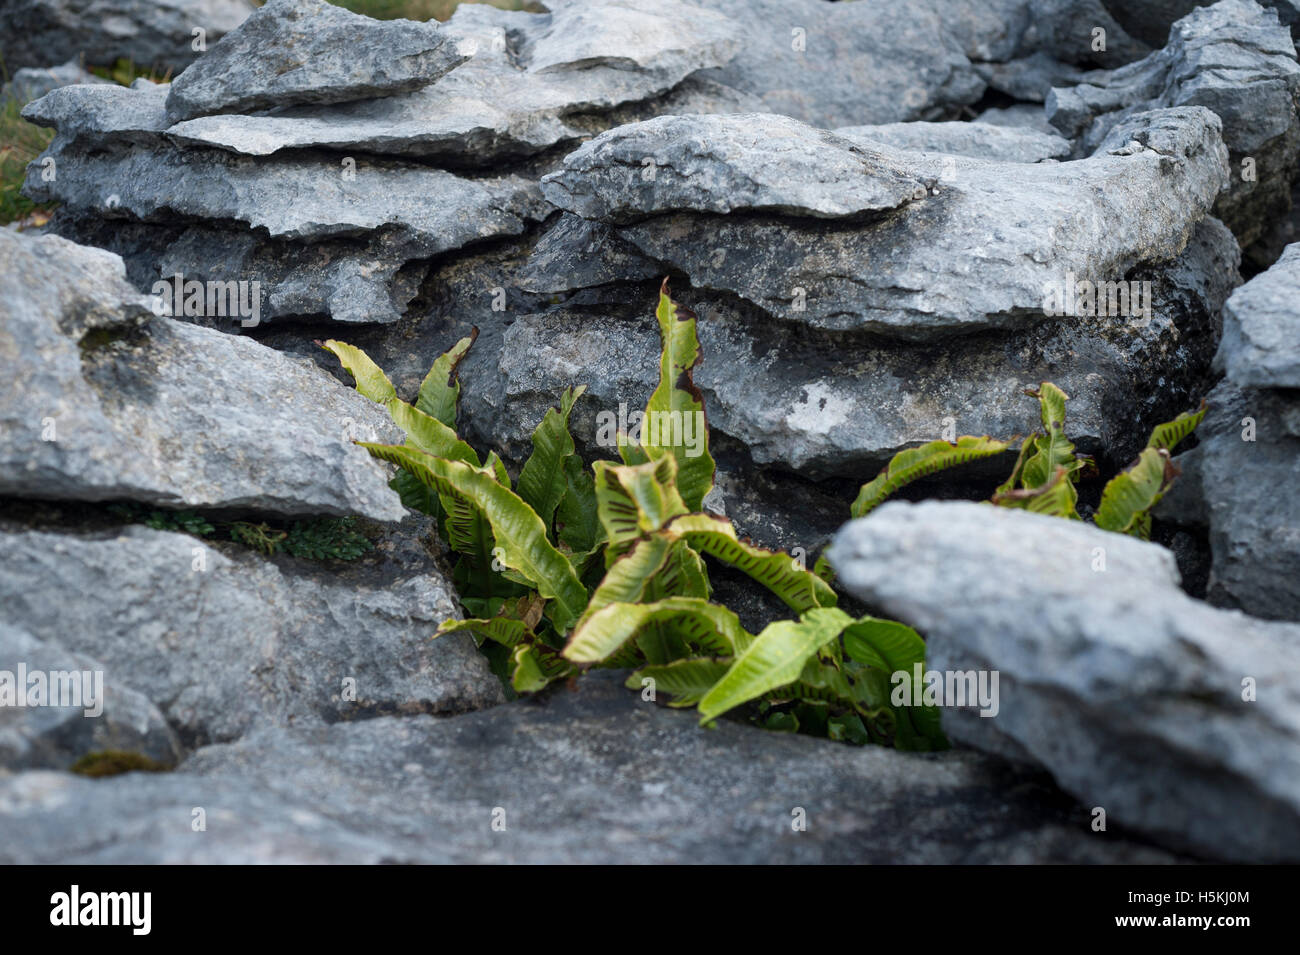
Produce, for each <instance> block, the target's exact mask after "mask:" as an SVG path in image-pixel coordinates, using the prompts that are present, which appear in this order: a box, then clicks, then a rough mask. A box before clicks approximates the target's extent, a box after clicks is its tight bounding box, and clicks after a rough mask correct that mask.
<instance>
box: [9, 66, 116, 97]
mask: <svg viewBox="0 0 1300 955" xmlns="http://www.w3.org/2000/svg"><path fill="white" fill-rule="evenodd" d="M108 82H109V81H108V80H106V79H103V78H102V77H99V76H96V75H95V74H94V73H91V72H90V71H89V70H87V69H85V68H84V67H82V65H81V64H80V63H79V62H77V61H76V60H69V61H68V62H67V63H64V64H63V65H62V66H51V67H46V68H44V69H37V68H35V67H30V66H29V67H25V68H23V69H21V70H15V71H14V73H13V75H12V76H11V77H10V78H9V82H8V83H5V85H4V89H3V90H0V101H3V100H6V99H16V100H17V101H18V102H19V103H30V102H31V101H32V100H35V99H40V98H41V97H42V96H44V95H45V94H46V93H48V92H50V90H56V89H61V88H62V87H64V86H76V85H78V84H83V83H86V84H100V85H103V84H106V83H108Z"/></svg>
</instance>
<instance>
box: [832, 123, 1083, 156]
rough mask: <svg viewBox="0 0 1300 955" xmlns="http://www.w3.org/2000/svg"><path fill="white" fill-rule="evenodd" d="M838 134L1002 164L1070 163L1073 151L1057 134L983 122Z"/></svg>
mask: <svg viewBox="0 0 1300 955" xmlns="http://www.w3.org/2000/svg"><path fill="white" fill-rule="evenodd" d="M835 133H836V135H839V136H843V137H844V138H845V139H851V140H853V141H854V142H856V143H860V144H861V145H863V146H865V147H869V146H870V145H871V144H873V143H883V144H884V145H886V146H892V147H894V148H895V149H907V150H912V151H918V152H935V153H948V154H951V155H954V156H970V157H971V158H973V159H992V160H997V161H999V162H1043V161H1044V160H1049V159H1067V158H1069V155H1070V149H1071V147H1070V144H1069V142H1067V141H1066V140H1064V139H1062V138H1061V137H1060V136H1057V135H1054V134H1050V133H1042V132H1038V131H1037V130H1033V129H1028V128H1025V127H1023V126H997V125H993V124H989V123H982V122H965V123H960V122H952V123H924V122H916V123H887V124H885V125H883V126H846V127H844V128H843V129H837V130H835Z"/></svg>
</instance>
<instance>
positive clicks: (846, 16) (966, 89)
mask: <svg viewBox="0 0 1300 955" xmlns="http://www.w3.org/2000/svg"><path fill="white" fill-rule="evenodd" d="M698 2H699V5H700V6H703V7H707V8H708V9H710V10H716V11H718V12H720V13H723V14H725V15H726V16H728V17H730V18H731V19H732V20H733V21H734V22H735V24H736V26H735V36H736V38H737V39H738V40H739V41H740V48H739V50H738V51H737V52H736V55H735V58H734V59H733V60H732V61H731V62H730V63H729V64H727V65H726V66H725V67H723V68H722V69H720V70H716V71H712V72H711V73H710V75H711V76H713V77H714V78H716V79H718V80H719V81H720V82H723V83H726V84H727V85H729V86H734V87H735V88H736V89H739V90H742V91H744V92H746V93H752V94H755V95H757V96H760V97H761V98H762V99H763V101H764V102H765V103H766V104H767V106H768V108H769V109H771V110H772V112H774V113H781V114H783V115H786V116H792V117H794V118H795V119H798V120H802V121H803V122H805V123H809V124H811V125H813V126H820V127H823V128H827V129H832V128H835V127H838V126H856V125H861V124H864V123H893V122H901V121H904V120H910V119H936V118H948V115H947V114H949V113H952V112H955V110H956V109H957V108H959V107H961V106H964V105H966V104H969V103H973V102H975V101H976V100H978V99H979V98H980V95H981V94H982V93H983V92H984V83H983V81H982V80H980V78H979V77H978V76H977V75H976V74H975V71H974V69H973V67H972V65H971V62H970V60H969V59H968V58H967V56H966V53H965V52H964V50H963V38H962V37H959V36H958V35H956V32H955V31H951V30H950V29H949V27H948V25H947V23H946V22H945V14H944V12H943V11H942V9H941V8H939V7H936V6H934V5H931V4H929V3H916V2H912V0H873V2H870V3H826V2H824V0H698ZM985 20H986V23H991V22H992V21H993V20H994V18H993V17H988V16H986V18H985Z"/></svg>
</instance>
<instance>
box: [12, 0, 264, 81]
mask: <svg viewBox="0 0 1300 955" xmlns="http://www.w3.org/2000/svg"><path fill="white" fill-rule="evenodd" d="M254 9H255V8H254V6H253V5H252V4H251V3H250V2H248V0H3V2H0V59H3V60H4V64H5V67H6V69H9V70H17V69H20V68H22V67H44V66H49V65H50V64H51V63H64V62H67V61H68V60H73V59H77V58H78V57H84V58H85V61H86V62H87V63H90V64H92V65H97V66H112V65H113V64H114V63H116V62H117V61H118V60H119V59H126V60H130V61H131V62H132V63H134V64H135V65H136V66H138V67H141V68H144V69H149V68H151V67H157V68H162V69H169V70H172V71H176V70H181V69H183V68H184V67H185V66H186V65H187V64H189V63H190V62H192V61H193V60H194V58H195V57H197V56H199V55H200V52H201V50H196V49H195V43H196V39H197V38H196V37H195V35H194V30H196V29H201V30H203V31H204V33H203V40H204V43H205V44H208V45H210V44H212V43H215V42H216V41H217V40H218V39H219V38H220V37H221V36H223V35H224V34H226V33H228V32H230V31H231V30H233V29H235V27H237V26H239V24H240V23H242V22H243V20H244V18H245V17H247V16H248V15H249V14H250V13H252V12H253V10H254Z"/></svg>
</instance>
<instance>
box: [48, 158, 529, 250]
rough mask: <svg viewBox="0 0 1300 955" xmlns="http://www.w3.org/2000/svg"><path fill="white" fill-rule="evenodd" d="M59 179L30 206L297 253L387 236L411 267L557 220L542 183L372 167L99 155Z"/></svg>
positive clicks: (68, 161) (70, 161)
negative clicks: (271, 241)
mask: <svg viewBox="0 0 1300 955" xmlns="http://www.w3.org/2000/svg"><path fill="white" fill-rule="evenodd" d="M47 155H49V156H52V157H53V159H54V160H55V162H56V164H57V168H58V176H57V178H55V179H53V180H50V181H46V180H45V179H43V178H42V176H41V169H40V167H39V166H35V167H33V168H32V170H31V172H30V173H29V175H28V179H27V182H26V184H25V186H24V191H25V194H26V195H27V196H28V197H29V198H32V199H34V200H36V201H38V202H63V203H67V204H69V205H71V206H72V207H73V208H77V209H93V210H99V211H100V213H101V214H103V215H106V216H108V217H110V218H111V217H114V216H125V215H130V216H133V217H135V218H137V219H143V220H156V221H161V222H174V221H175V220H176V217H178V216H179V217H181V218H182V220H184V219H190V220H203V219H206V220H214V221H217V222H235V223H240V224H242V225H245V226H247V227H249V228H251V229H255V230H265V232H266V234H269V235H270V236H271V237H272V238H287V239H294V240H297V241H306V242H311V241H316V240H319V239H328V238H337V237H346V236H364V235H368V234H371V233H375V232H378V231H380V230H384V231H385V233H386V234H387V235H389V236H390V237H391V239H392V241H393V244H394V245H395V246H398V247H399V248H401V249H402V250H404V251H406V252H408V253H409V257H416V256H429V255H436V254H438V253H440V252H446V251H449V250H452V249H457V248H460V247H461V246H463V245H465V244H467V243H469V242H474V241H477V240H481V239H486V238H491V237H493V236H498V235H515V234H518V233H519V232H521V231H523V229H524V226H525V224H526V223H527V222H528V221H529V220H538V219H541V218H543V217H544V216H545V214H546V211H547V210H546V207H545V204H544V203H543V202H542V200H541V197H540V195H539V194H538V192H537V187H536V185H535V184H534V183H532V182H530V181H528V180H526V179H523V178H521V177H518V176H504V177H499V178H491V179H469V178H466V177H463V176H457V175H455V174H454V173H450V172H446V171H445V170H441V169H431V168H427V167H423V166H415V165H408V164H403V163H398V162H391V161H384V160H367V159H361V160H358V161H356V162H355V163H354V164H353V166H351V167H349V166H347V165H345V164H343V163H340V161H339V160H337V159H328V160H322V159H321V158H319V157H317V158H310V159H309V158H301V157H295V158H292V159H289V158H285V159H275V160H263V161H254V160H252V159H249V158H246V157H235V156H230V155H229V154H227V153H224V152H221V151H219V150H194V149H190V150H181V149H177V148H175V147H159V148H155V149H152V150H147V149H138V148H132V149H128V150H125V151H122V152H117V153H109V152H99V153H94V154H92V153H87V152H83V151H81V150H80V149H76V150H71V149H69V150H64V149H58V148H56V149H53V150H51V151H50V152H48V153H47Z"/></svg>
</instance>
